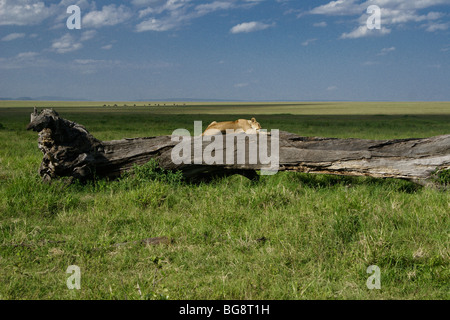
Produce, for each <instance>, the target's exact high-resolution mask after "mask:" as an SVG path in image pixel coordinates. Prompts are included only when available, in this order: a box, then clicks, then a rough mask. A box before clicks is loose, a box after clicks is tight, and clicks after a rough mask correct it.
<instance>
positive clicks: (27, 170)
mask: <svg viewBox="0 0 450 320" xmlns="http://www.w3.org/2000/svg"><path fill="white" fill-rule="evenodd" d="M125 104H126V106H125ZM114 105H116V106H114ZM34 106H37V107H38V108H39V109H42V108H47V107H51V108H54V110H56V111H57V112H58V113H59V114H60V116H61V117H63V118H65V119H69V120H72V121H75V122H77V123H80V124H83V125H84V126H85V127H86V128H87V129H88V130H89V132H90V133H91V134H93V135H94V136H95V137H96V138H98V139H100V140H115V139H122V138H134V137H148V136H156V135H168V134H171V133H172V132H173V130H175V129H178V128H185V129H188V130H190V131H191V133H193V127H194V121H196V120H201V121H202V122H203V128H205V127H206V126H207V125H208V124H209V123H210V122H212V121H214V120H215V121H226V120H236V119H238V118H246V119H250V118H251V117H255V118H256V119H257V121H258V122H259V123H260V124H261V125H262V127H263V128H266V129H268V130H270V129H280V130H284V131H289V132H293V133H296V134H299V135H302V136H322V137H336V138H363V139H397V138H422V137H431V136H435V135H441V134H449V133H450V102H398V103H394V102H301V103H300V102H283V103H275V102H274V103H263V102H254V103H226V102H223V103H222V102H221V103H218V102H214V103H206V102H205V103H195V102H186V103H183V102H154V101H152V102H54V101H53V102H43V101H1V102H0V299H7V300H8V299H11V300H16V299H133V300H134V299H243V300H244V299H256V300H258V299H275V300H279V299H283V300H289V299H449V298H450V263H449V262H450V234H449V231H450V214H449V213H450V193H449V192H450V191H448V188H447V189H446V188H445V186H446V185H448V182H449V179H448V177H445V176H444V177H442V179H441V181H440V183H441V184H442V185H443V186H444V187H443V188H425V187H422V186H419V185H416V184H413V183H410V182H407V181H402V180H394V179H375V178H370V177H343V176H332V175H313V174H307V173H293V172H279V173H277V174H276V175H273V176H261V177H260V179H259V181H250V180H248V179H247V178H244V177H241V176H231V177H226V178H217V179H213V180H212V181H209V182H205V183H196V184H194V183H190V182H189V181H185V180H184V179H183V178H182V176H181V175H179V174H178V173H172V172H161V171H160V170H158V169H157V164H155V163H149V164H147V165H144V166H141V167H135V168H134V170H133V171H132V172H130V173H129V174H126V175H124V176H122V177H121V178H120V179H117V180H114V181H107V180H104V179H95V180H93V181H90V182H88V183H86V184H81V183H73V184H71V185H67V184H65V183H64V182H63V181H55V182H53V183H51V184H46V183H43V182H41V179H40V176H39V174H38V168H39V165H40V162H41V160H42V153H41V151H40V150H39V149H38V147H37V133H36V132H30V131H26V130H25V127H26V125H27V124H28V122H29V120H30V113H31V112H32V110H33V107H34ZM156 237H166V239H168V241H166V242H165V243H159V244H148V245H143V244H142V243H140V240H142V239H147V238H156ZM118 244H120V245H118ZM71 265H76V266H78V267H79V268H80V271H81V278H80V279H81V282H80V285H81V288H80V289H79V290H77V289H73V290H69V289H68V287H67V279H68V278H69V276H70V274H69V273H66V270H67V268H68V267H69V266H71ZM371 265H376V266H378V267H379V270H380V283H381V289H373V290H370V289H369V288H368V287H367V285H366V282H367V279H368V278H369V276H371V274H368V273H367V268H368V267H369V266H371Z"/></svg>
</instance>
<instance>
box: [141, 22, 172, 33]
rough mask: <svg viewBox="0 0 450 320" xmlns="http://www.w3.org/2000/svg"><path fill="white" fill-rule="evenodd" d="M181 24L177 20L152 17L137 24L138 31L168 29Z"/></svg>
mask: <svg viewBox="0 0 450 320" xmlns="http://www.w3.org/2000/svg"><path fill="white" fill-rule="evenodd" d="M178 25H179V24H178V23H177V22H176V21H171V20H167V19H166V20H158V19H150V20H146V21H143V22H141V23H139V24H138V25H137V26H136V31H137V32H143V31H168V30H171V29H174V28H175V27H177V26H178Z"/></svg>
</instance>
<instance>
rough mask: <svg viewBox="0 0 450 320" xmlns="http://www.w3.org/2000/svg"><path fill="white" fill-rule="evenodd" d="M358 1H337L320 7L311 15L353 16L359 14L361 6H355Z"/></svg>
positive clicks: (312, 11) (313, 10)
mask: <svg viewBox="0 0 450 320" xmlns="http://www.w3.org/2000/svg"><path fill="white" fill-rule="evenodd" d="M355 2H356V0H337V1H331V2H329V3H327V4H324V5H321V6H318V7H316V8H314V9H312V10H311V11H310V13H311V14H324V15H353V14H358V13H360V12H361V11H360V10H359V5H358V4H355Z"/></svg>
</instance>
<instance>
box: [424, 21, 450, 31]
mask: <svg viewBox="0 0 450 320" xmlns="http://www.w3.org/2000/svg"><path fill="white" fill-rule="evenodd" d="M449 28H450V22H445V23H428V24H426V25H425V30H426V31H428V32H435V31H445V30H447V29H449Z"/></svg>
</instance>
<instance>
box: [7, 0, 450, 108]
mask: <svg viewBox="0 0 450 320" xmlns="http://www.w3.org/2000/svg"><path fill="white" fill-rule="evenodd" d="M70 5H77V6H79V8H80V9H81V29H79V30H77V29H72V30H70V29H68V28H67V25H66V21H67V19H68V18H69V16H70V15H71V14H70V13H67V8H68V7H69V6H70ZM370 5H377V6H378V7H379V8H380V9H381V20H380V22H381V29H369V28H367V20H368V18H369V17H370V16H371V14H370V13H368V12H367V8H368V7H369V6H370ZM24 96H29V97H42V96H59V97H70V98H79V99H91V100H139V99H170V98H187V99H223V100H265V101H276V100H299V101H302V100H357V101H368V100H369V101H371V100H391V101H415V100H420V101H450V0H369V1H367V0H363V1H358V0H337V1H329V0H325V1H320V0H317V1H294V0H230V1H222V0H216V1H195V0H131V1H90V0H58V1H41V0H15V1H11V0H0V97H10V98H17V97H24Z"/></svg>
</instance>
